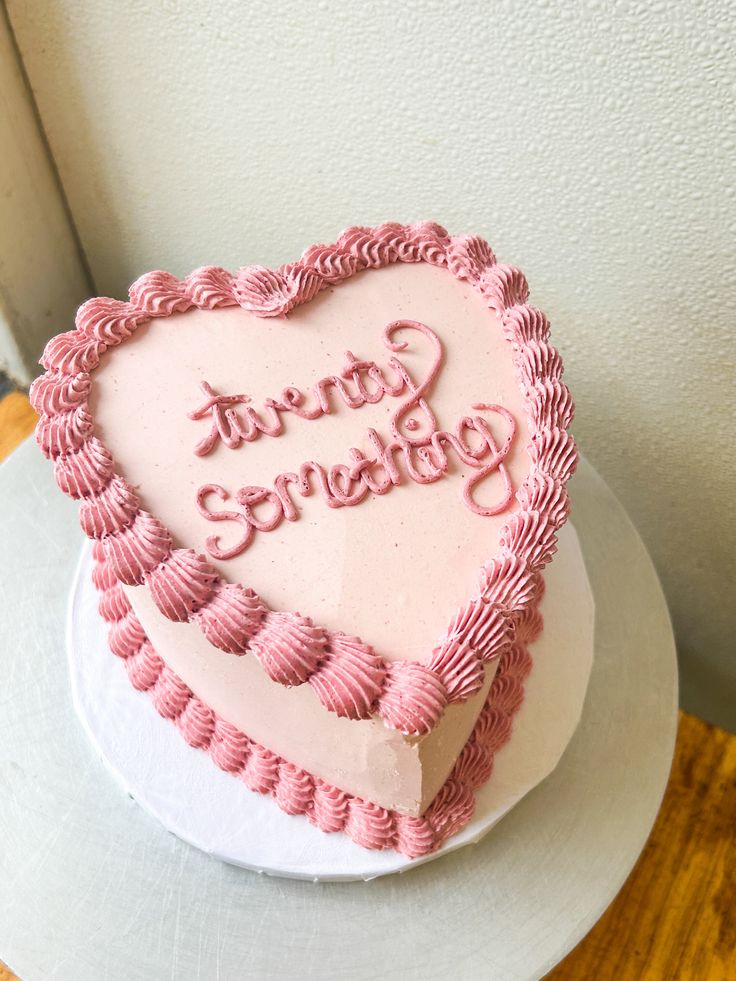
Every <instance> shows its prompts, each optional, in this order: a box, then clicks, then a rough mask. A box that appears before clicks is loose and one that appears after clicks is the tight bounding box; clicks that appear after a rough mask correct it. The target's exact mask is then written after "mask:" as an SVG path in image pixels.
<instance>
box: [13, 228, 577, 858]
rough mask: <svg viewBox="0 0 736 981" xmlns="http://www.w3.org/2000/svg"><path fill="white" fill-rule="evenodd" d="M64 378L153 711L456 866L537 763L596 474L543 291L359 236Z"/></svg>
mask: <svg viewBox="0 0 736 981" xmlns="http://www.w3.org/2000/svg"><path fill="white" fill-rule="evenodd" d="M42 364H43V366H44V367H45V369H46V374H45V375H43V376H42V377H41V378H39V379H38V380H37V381H36V382H35V384H34V386H33V389H32V401H33V404H34V406H35V408H36V410H37V411H38V413H39V415H40V421H39V424H38V427H37V440H38V442H39V444H40V446H41V447H42V449H43V450H44V452H45V453H46V455H47V456H49V457H50V458H51V459H53V461H54V469H55V475H56V480H57V482H58V484H59V486H60V487H61V489H62V490H63V491H64V492H65V493H67V494H70V495H71V496H72V497H75V498H77V499H79V501H80V517H81V523H82V527H83V529H84V531H85V532H86V533H87V534H88V535H89V536H90V537H91V538H93V539H95V551H94V555H95V559H96V566H95V582H96V585H97V586H98V588H99V589H100V590H101V600H100V610H101V613H102V616H103V618H104V619H105V620H106V621H107V622H108V623H109V624H110V630H109V640H110V647H111V649H112V651H113V652H114V653H115V654H117V655H118V656H119V657H121V658H123V659H124V662H125V665H126V667H127V669H128V672H129V675H130V679H131V681H132V683H133V684H134V685H135V686H136V688H138V689H141V690H148V691H150V692H151V694H152V697H153V702H154V705H155V707H156V709H157V710H158V711H159V712H160V713H161V714H162V715H163V716H165V717H166V718H170V719H171V720H172V721H174V722H175V724H176V725H177V726H178V727H179V729H180V731H181V733H182V735H183V736H184V738H185V739H186V740H187V741H188V742H189V743H190V744H191V745H192V746H193V747H196V748H200V749H206V750H207V751H208V752H209V753H210V755H211V756H212V759H213V761H214V762H215V763H216V764H217V765H218V766H219V767H221V768H223V769H225V770H228V771H231V772H232V773H233V774H235V775H237V776H239V777H240V778H241V779H242V780H243V782H244V783H245V785H246V786H247V787H249V788H250V789H251V790H254V791H257V792H260V793H270V794H271V795H272V796H273V797H274V799H275V801H276V802H277V803H278V804H279V806H281V807H282V808H283V809H284V810H286V811H287V812H289V813H292V814H305V815H306V816H307V818H308V819H309V820H311V821H312V822H313V823H315V824H316V825H317V826H318V827H320V828H321V829H323V830H324V831H340V830H342V831H345V832H346V833H347V834H349V835H350V836H351V837H352V838H353V839H354V840H355V841H357V842H359V843H360V844H362V845H364V846H366V847H370V848H385V847H394V848H397V849H399V850H400V851H402V852H404V853H406V854H407V855H412V856H414V855H420V854H425V853H427V852H429V851H431V850H433V849H435V848H437V847H438V846H439V845H440V844H441V843H442V841H443V840H445V838H446V837H447V836H448V835H450V834H453V833H454V832H455V831H456V830H457V829H458V828H459V827H461V826H462V825H463V824H464V823H465V822H466V821H467V820H468V819H469V817H470V816H471V814H472V811H473V805H474V801H473V793H474V791H475V790H477V789H478V787H479V786H481V785H482V784H483V783H484V782H485V781H486V780H487V779H488V778H489V776H490V773H491V769H492V765H493V755H494V753H495V752H496V751H497V750H498V748H499V747H500V746H501V745H503V743H504V742H505V741H506V740H507V739H508V738H509V737H510V733H511V727H512V718H513V714H514V712H515V711H516V710H517V709H518V707H519V705H520V704H521V700H522V698H523V682H524V678H525V676H526V674H527V673H528V671H529V670H530V668H531V657H530V654H529V650H528V646H527V645H528V644H529V643H530V642H531V641H532V640H533V639H534V638H535V637H536V636H537V635H538V634H539V632H540V631H541V629H542V622H541V616H540V614H539V609H538V607H539V601H540V599H541V596H542V592H543V588H544V581H543V570H544V567H545V565H546V564H547V563H548V562H549V561H550V559H551V557H552V555H553V553H554V551H555V545H556V532H557V531H558V529H559V528H560V527H561V525H562V524H563V523H564V521H565V519H566V517H567V513H568V509H569V507H568V499H567V495H566V491H565V485H566V482H567V480H568V478H569V477H570V475H571V474H572V472H573V470H574V467H575V463H576V450H575V444H574V442H573V439H572V437H571V436H570V435H569V434H568V432H567V427H568V425H569V423H570V421H571V418H572V413H573V405H572V401H571V398H570V394H569V392H568V390H567V388H566V386H565V385H564V383H563V382H562V381H561V380H560V376H561V373H562V363H561V360H560V356H559V354H558V353H557V351H556V350H555V349H554V348H553V347H551V346H550V344H549V324H548V322H547V319H546V317H545V316H544V314H542V313H541V312H540V311H539V310H536V309H535V308H534V307H532V306H530V305H528V304H527V284H526V281H525V279H524V277H523V275H522V274H521V273H520V272H519V271H518V270H517V269H515V268H513V267H510V266H507V265H502V264H500V263H497V262H496V259H495V258H494V256H493V254H492V252H491V250H490V249H489V247H488V245H487V244H486V243H485V242H484V241H483V240H481V239H480V238H477V237H475V236H450V235H448V234H447V232H446V231H445V230H444V229H443V228H441V227H440V226H438V225H435V224H430V223H422V224H418V225H412V226H402V225H396V224H386V225H381V226H378V227H376V228H350V229H348V230H347V231H345V232H344V233H343V234H342V235H341V236H340V237H339V239H338V240H337V242H336V243H335V244H334V245H316V246H312V247H311V248H309V249H307V250H306V252H304V254H303V255H302V257H301V258H300V259H299V260H298V261H296V262H293V263H289V264H287V265H284V266H281V267H280V268H278V269H267V268H264V267H262V266H246V267H244V268H242V269H240V270H239V271H238V272H237V273H235V274H231V273H228V272H227V271H225V270H224V269H220V268H216V267H204V268H201V269H197V270H195V272H193V273H192V274H191V275H190V276H188V277H187V278H186V279H184V280H178V279H176V278H174V277H173V276H171V275H168V274H166V273H162V272H154V273H150V274H148V275H146V276H143V277H141V278H140V279H139V280H138V281H137V282H136V283H134V284H133V286H132V287H131V290H130V299H129V301H128V302H122V301H118V300H112V299H107V298H98V299H93V300H90V301H89V302H87V303H85V304H84V305H83V306H82V307H81V308H80V310H79V313H78V316H77V325H76V329H75V330H73V331H70V332H69V333H66V334H61V335H59V336H58V337H55V338H54V339H53V340H51V341H50V342H49V344H48V346H47V348H46V351H45V353H44V357H43V359H42ZM245 792H246V791H245V789H244V793H245Z"/></svg>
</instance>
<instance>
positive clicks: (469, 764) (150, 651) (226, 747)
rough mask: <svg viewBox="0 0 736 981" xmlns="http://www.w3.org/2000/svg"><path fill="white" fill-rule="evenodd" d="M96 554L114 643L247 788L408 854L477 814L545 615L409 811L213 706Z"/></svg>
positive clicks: (369, 844)
mask: <svg viewBox="0 0 736 981" xmlns="http://www.w3.org/2000/svg"><path fill="white" fill-rule="evenodd" d="M93 556H94V559H95V565H94V566H93V572H92V578H93V581H94V584H95V586H96V588H97V589H98V591H99V593H100V601H99V611H100V614H101V616H102V619H103V620H104V621H105V623H107V624H108V643H109V646H110V649H111V651H112V652H113V653H114V654H117V655H118V656H119V657H121V658H122V660H123V662H124V664H125V668H126V670H127V673H128V677H129V679H130V682H131V684H132V685H133V687H134V688H136V689H137V690H138V691H141V692H143V691H147V692H148V693H149V694H150V696H151V700H152V702H153V705H154V707H155V709H156V711H157V712H158V714H159V715H161V716H162V717H163V718H165V719H169V720H170V721H171V722H173V723H174V725H176V727H177V728H178V730H179V732H180V734H181V735H182V737H183V738H184V739H185V741H186V742H187V743H188V744H189V745H190V746H191V747H193V748H196V749H202V750H204V751H205V752H207V753H208V754H209V756H210V757H211V759H212V761H213V763H214V764H215V765H216V766H218V767H219V768H220V769H221V770H225V771H226V772H229V773H232V774H233V776H235V777H238V778H239V779H241V780H242V781H243V783H244V784H245V785H246V787H248V789H250V790H252V791H255V792H257V793H260V794H264V795H266V794H268V795H270V796H271V797H273V799H274V800H275V801H276V803H277V804H278V806H279V807H280V808H281V810H282V811H284V812H285V813H286V814H303V815H305V816H306V818H307V820H308V821H310V822H311V823H312V824H314V825H315V826H316V827H318V828H319V829H320V830H321V831H324V832H340V831H342V832H344V833H345V834H346V835H348V837H349V838H351V839H352V840H353V841H354V842H355V843H356V844H357V845H361V846H362V847H363V848H369V849H384V848H393V849H395V850H396V851H398V852H401V853H402V854H404V855H406V856H407V857H408V858H418V857H420V856H421V855H428V854H430V853H431V852H433V851H436V850H437V849H438V848H440V847H441V845H442V844H443V843H444V842H445V841H446V840H447V839H448V838H450V837H451V836H452V835H454V834H456V833H457V832H458V831H460V829H461V828H463V827H464V826H465V825H466V824H467V823H468V821H469V820H470V819H471V817H472V816H473V814H474V812H475V793H476V791H478V790H479V789H480V788H481V787H482V786H483V785H484V784H485V783H486V782H487V781H488V780H489V779H490V777H491V774H492V772H493V763H494V758H495V754H496V753H497V752H498V750H499V749H501V748H502V747H503V746H505V745H506V743H507V742H508V741H509V739H510V738H511V731H512V726H513V719H514V716H515V714H516V712H517V711H518V710H519V708H520V707H521V705H522V703H523V700H524V682H525V680H526V678H527V676H528V674H529V672H530V671H531V668H532V657H531V654H530V653H529V648H528V644H529V643H531V642H532V641H533V640H534V639H536V637H537V636H538V635H539V633H540V632H541V628H542V625H541V619H540V618H539V617H538V616H537V617H532V618H530V619H528V620H525V622H524V623H523V625H522V628H521V630H520V632H519V633H520V636H518V637H517V638H516V640H515V642H514V643H513V644H512V645H511V646H510V647H509V648H507V650H506V651H505V653H504V654H503V655H502V656H501V660H500V663H499V666H498V671H497V672H496V676H495V678H494V679H493V682H492V684H491V688H490V691H489V693H488V696H487V698H486V702H485V705H484V707H483V709H481V712H480V714H479V716H478V719H477V721H476V723H475V726H474V728H473V731H472V733H471V734H470V736H469V738H468V741H467V742H466V744H465V746H464V747H463V750H462V752H461V753H460V755H459V756H458V758H457V760H456V762H455V765H454V767H453V769H452V772H451V773H450V776H449V777H448V778H447V780H446V781H445V783H444V784H443V786H442V787H441V789H440V791H439V793H438V794H437V796H436V797H435V799H434V800H433V802H432V803H431V804H430V806H429V807H428V808H427V810H426V811H425V813H424V814H423V815H422V816H421V817H409V816H407V815H405V814H400V813H398V812H397V811H390V810H387V809H386V808H383V807H380V806H379V805H378V804H374V803H373V802H371V801H367V800H364V799H363V798H362V797H357V796H353V795H351V794H347V793H345V792H344V791H341V790H339V789H338V788H336V787H333V786H332V785H330V784H328V783H326V782H325V781H324V780H321V779H320V778H319V777H315V776H314V775H313V774H311V773H309V772H307V771H306V770H302V769H301V768H300V767H298V766H296V765H295V764H293V763H290V762H288V761H287V760H284V759H283V758H282V757H280V756H277V755H276V754H275V753H272V752H271V751H270V750H268V749H266V748H265V747H264V746H261V745H260V744H259V743H257V742H255V740H252V739H250V738H249V737H248V736H246V735H245V733H243V732H241V731H240V730H239V729H237V728H236V727H235V726H233V725H231V724H230V723H229V722H226V721H225V720H224V719H222V718H221V717H220V716H218V715H217V714H216V713H215V712H213V711H212V709H210V708H208V707H207V706H206V705H205V704H204V703H203V702H202V701H201V700H200V699H198V698H197V697H196V696H195V695H194V694H193V693H192V691H191V690H190V689H189V688H188V687H187V685H186V684H185V683H184V682H183V681H182V680H181V678H179V677H178V675H176V674H175V672H174V671H172V670H171V668H169V667H168V666H167V665H166V664H165V663H164V662H163V660H162V659H161V658H160V657H159V656H158V654H157V653H156V651H155V650H154V648H153V645H152V644H151V642H150V641H149V639H148V637H147V636H146V633H145V631H144V629H143V627H142V625H141V623H140V621H139V620H138V618H137V617H136V615H135V613H134V612H133V610H132V608H131V606H130V602H129V601H128V598H127V597H126V596H125V593H124V592H123V590H122V587H121V586H120V584H119V583H118V582H117V580H116V577H115V574H114V573H113V572H112V570H111V569H110V568H109V565H108V563H107V562H106V561H105V557H104V554H103V553H102V552H101V550H100V549H99V544H98V543H96V544H95V547H94V551H93ZM121 637H122V638H128V639H129V638H130V637H135V638H136V641H135V644H134V645H131V644H130V643H129V642H128V640H126V641H125V642H123V643H122V644H120V639H121Z"/></svg>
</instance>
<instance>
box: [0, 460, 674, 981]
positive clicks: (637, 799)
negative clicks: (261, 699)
mask: <svg viewBox="0 0 736 981" xmlns="http://www.w3.org/2000/svg"><path fill="white" fill-rule="evenodd" d="M573 500H574V512H573V513H574V516H575V526H576V528H577V531H578V534H579V536H580V542H581V546H582V549H583V554H584V556H585V562H586V566H587V570H588V575H589V577H590V581H591V585H592V587H593V593H594V595H595V598H596V641H595V661H594V664H593V670H592V674H591V677H590V683H589V688H588V694H587V697H586V700H585V705H584V708H583V714H582V718H581V721H580V725H579V726H578V728H577V730H576V732H575V734H574V736H573V738H572V740H571V741H570V744H569V746H568V748H567V750H566V751H565V753H564V755H563V757H562V759H561V760H560V763H559V764H558V766H557V767H556V768H555V770H554V772H553V773H552V774H551V775H550V776H549V777H548V778H547V779H546V780H544V781H542V783H541V784H539V785H538V786H537V787H535V788H534V790H532V791H531V792H530V793H529V794H527V795H526V797H525V798H524V799H523V800H522V801H520V802H519V804H517V806H516V807H515V808H514V809H513V811H512V812H511V813H510V814H509V815H508V816H507V817H506V818H505V819H504V820H502V821H501V822H500V823H499V824H498V825H497V826H496V827H495V828H494V830H493V833H492V834H490V835H487V836H486V837H485V838H484V839H483V841H481V842H479V843H478V844H477V845H474V846H473V847H467V848H462V849H460V850H459V851H457V852H455V853H454V854H452V855H449V856H446V857H444V858H442V859H440V860H438V861H435V862H431V863H429V864H427V865H424V866H422V867H421V868H416V869H413V870H411V871H410V872H408V873H407V874H405V875H401V876H382V877H380V878H378V879H375V880H374V881H372V882H369V883H364V882H355V883H350V882H332V883H330V882H323V883H319V884H314V883H311V882H301V881H297V880H289V879H284V878H274V877H270V876H258V875H252V874H250V873H248V872H246V871H243V870H241V869H237V868H234V867H233V866H232V865H228V864H227V863H225V862H218V861H213V860H212V859H211V858H210V857H209V856H207V855H204V854H203V853H202V852H201V851H199V850H198V849H195V848H190V847H189V846H188V845H187V844H185V843H184V842H182V841H181V840H179V839H178V838H177V837H176V836H174V835H171V834H168V833H167V832H166V831H165V830H164V829H163V828H162V826H161V825H160V824H159V822H158V821H155V820H153V819H152V818H151V817H150V816H149V815H148V814H146V812H145V811H144V810H143V809H142V808H141V807H139V806H138V805H137V804H136V803H135V802H134V801H133V800H131V799H130V798H129V797H126V796H125V795H123V794H121V793H120V789H119V787H118V786H116V784H115V783H114V781H113V780H112V779H111V778H110V777H109V774H108V772H107V770H106V769H105V768H104V767H103V766H102V765H101V764H100V761H99V760H98V759H97V758H96V756H95V753H94V752H93V751H92V749H91V747H90V743H89V740H88V738H87V736H86V734H85V733H84V731H83V729H82V727H81V726H80V725H79V722H78V720H77V717H76V715H75V712H74V708H73V705H72V700H71V693H70V689H69V678H68V667H67V662H66V658H65V657H64V650H63V646H64V642H63V633H64V623H65V619H66V615H67V609H66V604H67V598H68V589H69V583H70V582H71V580H72V576H73V574H74V567H75V563H76V561H77V558H78V555H79V548H80V544H81V533H80V532H79V529H78V526H77V524H76V511H77V508H76V506H75V505H74V504H73V503H72V502H71V501H69V500H67V499H66V498H64V497H63V495H61V494H60V493H59V491H58V488H56V486H55V485H54V481H53V476H52V472H51V467H50V466H49V464H48V462H47V461H46V460H44V459H43V458H42V457H41V455H40V453H39V452H38V450H37V448H36V447H35V446H33V445H31V444H30V443H27V444H26V445H24V446H23V447H22V448H21V449H20V450H19V451H18V452H16V453H15V454H14V455H13V456H12V457H11V459H10V460H9V461H8V462H7V463H6V464H4V465H2V466H0V543H2V546H3V559H4V562H3V563H2V565H1V566H0V604H1V605H0V659H1V664H2V678H3V685H2V695H0V700H1V701H2V712H1V714H0V730H1V732H0V795H1V796H0V881H2V883H3V888H2V889H1V890H0V959H2V960H4V961H5V962H6V963H7V964H8V965H9V966H10V967H11V968H12V969H13V970H14V971H15V972H16V974H18V975H19V976H20V977H21V978H22V979H23V981H48V979H50V978H53V979H54V981H123V979H124V981H151V979H158V978H167V979H171V981H212V979H214V978H218V979H219V981H240V979H242V978H243V977H247V978H248V979H249V981H271V979H273V978H276V977H278V978H280V979H286V981H291V979H294V981H296V979H299V981H303V979H317V981H375V979H376V978H382V979H383V978H386V979H388V978H397V979H398V978H400V979H401V981H413V979H422V981H432V979H437V981H440V979H442V981H446V979H447V977H450V976H451V977H454V978H457V979H459V981H464V979H466V978H467V979H473V981H475V979H486V978H492V979H495V981H529V979H536V978H540V977H542V976H543V975H544V974H545V973H546V972H547V971H549V970H550V969H551V968H552V967H553V966H554V964H556V963H557V962H558V961H559V960H560V959H561V958H562V957H564V955H565V954H566V953H567V952H568V951H569V950H570V949H571V948H572V947H573V946H574V945H575V944H576V943H577V942H578V940H580V938H581V937H582V936H583V935H584V934H585V933H587V931H588V930H589V929H590V928H591V926H592V925H593V924H594V923H595V921H596V920H597V919H598V917H599V916H600V915H601V913H602V912H603V910H604V909H605V908H606V906H607V905H608V904H609V903H610V901H611V899H612V898H613V897H614V895H615V894H616V892H617V891H618V890H619V889H620V887H621V884H622V883H623V881H624V879H625V877H626V876H627V875H628V873H629V871H630V870H631V868H632V866H633V864H634V862H635V861H636V859H637V857H638V856H639V853H640V852H641V849H642V848H643V846H644V842H645V841H646V838H647V835H648V833H649V830H650V828H651V826H652V822H653V820H654V817H655V815H656V812H657V809H658V807H659V803H660V801H661V797H662V793H663V790H664V787H665V784H666V781H667V776H668V773H669V767H670V762H671V758H672V749H673V745H674V736H675V730H676V701H677V677H676V668H675V657H674V644H673V639H672V631H671V628H670V624H669V618H668V615H667V609H666V606H665V604H664V600H663V597H662V593H661V590H660V587H659V583H658V581H657V578H656V575H655V573H654V570H653V567H652V564H651V561H650V559H649V557H648V555H647V553H646V550H645V549H644V546H643V545H642V543H641V540H640V539H639V537H638V535H637V534H636V531H635V530H634V528H633V527H632V525H631V523H630V522H629V521H628V519H627V517H626V515H625V513H624V511H623V509H622V508H621V506H620V504H619V503H618V502H617V501H616V499H615V497H614V496H613V495H612V494H611V492H610V491H609V490H608V488H607V487H606V485H605V483H604V482H603V481H602V480H601V479H600V477H598V476H597V475H596V473H595V471H593V470H592V468H591V467H590V466H588V465H586V464H585V463H583V464H582V465H581V467H580V471H579V474H578V476H577V477H576V478H575V480H574V485H573ZM141 752H145V747H144V746H142V747H141ZM223 776H224V777H225V775H223Z"/></svg>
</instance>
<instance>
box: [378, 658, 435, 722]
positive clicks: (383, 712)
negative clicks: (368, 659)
mask: <svg viewBox="0 0 736 981" xmlns="http://www.w3.org/2000/svg"><path fill="white" fill-rule="evenodd" d="M446 704H447V692H446V691H445V686H444V685H443V684H442V682H441V681H440V679H439V677H438V676H437V674H436V672H434V671H431V670H430V669H429V668H428V667H426V666H425V665H424V664H419V663H418V662H417V661H396V662H394V663H393V664H389V665H388V667H387V669H386V681H385V683H384V686H383V691H382V692H381V696H380V698H379V700H378V713H379V715H380V716H381V718H382V719H383V721H384V722H385V723H386V724H387V725H389V726H391V727H392V728H393V729H398V730H399V731H400V732H403V733H405V734H406V735H410V736H423V735H425V734H426V733H428V732H431V730H432V729H433V728H434V727H435V726H436V725H437V723H438V721H439V719H440V716H441V715H442V712H443V711H444V708H445V705H446Z"/></svg>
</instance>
